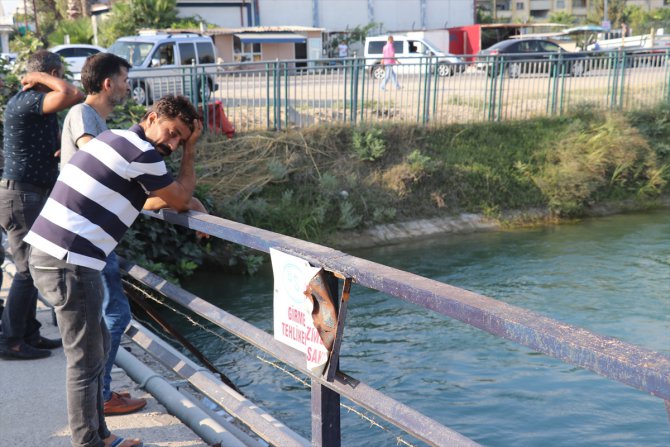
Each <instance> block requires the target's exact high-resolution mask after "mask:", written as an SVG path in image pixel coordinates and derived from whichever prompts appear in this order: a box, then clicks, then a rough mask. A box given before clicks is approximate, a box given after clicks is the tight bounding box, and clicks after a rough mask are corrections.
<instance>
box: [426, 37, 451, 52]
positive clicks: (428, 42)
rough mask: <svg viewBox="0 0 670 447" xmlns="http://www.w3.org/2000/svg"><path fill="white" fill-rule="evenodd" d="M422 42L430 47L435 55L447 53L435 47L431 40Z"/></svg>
mask: <svg viewBox="0 0 670 447" xmlns="http://www.w3.org/2000/svg"><path fill="white" fill-rule="evenodd" d="M421 40H423V43H424V44H425V45H426V46H427V47H428V49H429V50H430V51H432V52H433V53H446V51H442V50H440V48H439V47H438V46H437V45H435V44H434V43H433V42H431V41H430V40H427V39H421Z"/></svg>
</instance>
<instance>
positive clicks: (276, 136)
mask: <svg viewBox="0 0 670 447" xmlns="http://www.w3.org/2000/svg"><path fill="white" fill-rule="evenodd" d="M0 68H2V67H0ZM6 80H7V81H8V82H13V83H16V78H15V77H12V76H8V77H7V78H6ZM13 88H16V84H14V86H13ZM10 90H11V89H10V88H5V90H4V91H3V92H2V93H3V95H2V96H1V97H0V98H1V100H0V106H2V105H3V104H2V103H4V101H5V100H6V98H9V97H10V96H11V95H10V93H11V92H10ZM5 93H6V94H5ZM143 114H144V108H143V107H142V106H138V105H136V104H133V103H128V104H126V105H125V106H124V107H122V108H119V109H117V111H115V114H114V115H113V117H112V122H111V124H110V127H112V128H127V127H128V126H130V124H132V123H135V122H138V121H139V119H140V118H141V116H142V115H143ZM178 162H179V160H178V158H177V159H176V160H173V161H171V163H174V165H173V166H178ZM197 171H198V177H199V186H198V190H197V196H198V198H200V199H201V201H203V203H205V205H206V206H207V207H208V209H209V210H210V211H211V212H212V214H215V215H219V216H221V217H224V218H228V219H232V220H236V221H239V222H243V223H247V224H249V225H253V226H257V227H261V228H265V229H268V230H271V231H274V232H277V233H282V234H286V235H290V236H295V237H298V238H301V239H306V240H310V241H315V242H321V243H326V244H329V245H336V243H337V242H336V238H335V237H334V236H335V235H336V234H338V233H341V232H346V231H351V230H358V229H363V228H366V227H369V226H373V225H377V224H383V223H391V222H397V221H407V220H414V219H422V218H430V217H448V216H450V215H455V214H458V213H462V212H474V213H484V214H487V215H491V216H493V217H497V216H502V215H503V213H504V212H506V211H514V210H521V211H523V210H528V209H543V210H546V211H547V212H548V215H549V216H550V218H551V219H556V218H557V219H560V218H573V217H579V216H583V215H588V214H589V213H590V212H591V211H592V210H593V209H594V208H595V207H597V206H600V205H603V204H611V203H623V202H626V203H627V204H628V205H627V208H628V209H630V208H631V207H633V208H638V209H643V208H647V207H652V206H655V204H657V203H659V202H660V201H659V200H658V199H659V197H662V196H666V197H667V196H668V195H669V193H670V186H669V185H670V183H669V182H668V180H670V105H667V104H666V105H664V106H660V107H658V108H656V109H650V110H644V111H636V112H629V113H618V112H611V113H603V112H594V111H593V108H592V107H588V106H587V105H584V106H582V107H581V108H579V109H577V110H574V111H573V112H572V113H570V114H567V115H565V116H561V117H552V118H536V119H530V120H525V121H509V122H501V123H479V124H467V125H466V124H456V125H449V126H442V127H424V126H417V125H393V126H383V127H365V126H359V127H348V126H323V127H312V128H308V129H303V130H299V131H298V130H292V131H287V132H255V133H248V134H239V135H237V136H236V137H235V138H233V139H231V140H228V139H226V138H225V137H222V136H219V135H214V134H207V135H205V136H203V139H202V141H201V143H200V144H199V154H198V162H197ZM631 203H632V204H633V205H632V206H631V205H630V204H631ZM517 223H523V222H517ZM174 247H178V248H179V249H178V250H175V249H174ZM120 252H121V254H122V255H124V256H126V257H128V258H129V259H133V260H135V261H136V262H138V263H139V264H141V265H144V266H146V267H149V268H151V269H152V270H154V271H157V272H158V273H159V274H161V275H163V276H166V277H170V278H173V279H176V278H184V277H186V276H188V275H189V274H190V273H192V272H193V271H194V270H195V269H196V268H197V267H198V266H200V265H202V264H204V263H209V262H217V263H218V264H219V267H225V268H232V269H236V270H238V271H243V272H253V271H254V269H256V268H257V267H258V266H259V265H260V263H261V262H262V258H261V257H259V256H258V255H257V254H253V253H251V252H249V251H247V250H246V249H244V248H241V247H236V246H232V245H231V244H227V243H223V242H221V241H219V240H215V239H212V240H201V241H198V240H196V238H195V236H194V234H193V232H191V231H188V230H185V229H182V228H175V227H173V226H172V225H168V224H165V223H164V222H162V221H160V220H157V219H152V218H148V217H141V218H140V220H139V221H138V223H137V224H136V225H135V226H134V227H133V230H132V231H130V232H129V233H128V234H127V236H126V237H125V238H124V240H123V242H122V244H121V247H120Z"/></svg>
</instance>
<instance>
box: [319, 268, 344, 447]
mask: <svg viewBox="0 0 670 447" xmlns="http://www.w3.org/2000/svg"><path fill="white" fill-rule="evenodd" d="M325 273H326V278H327V280H326V281H327V282H326V285H327V287H328V289H329V290H330V296H333V297H336V296H338V281H337V278H336V277H335V275H333V273H331V272H329V271H325ZM336 303H338V304H339V302H338V301H336ZM338 311H339V309H338ZM338 362H339V359H337V358H335V359H333V358H331V364H330V365H329V368H328V369H330V368H337V363H338ZM328 369H327V370H326V371H328ZM341 442H342V436H341V431H340V394H339V393H337V392H335V391H333V390H331V389H330V388H326V387H325V386H323V385H321V384H319V383H318V382H317V381H315V380H312V446H314V447H340V445H341Z"/></svg>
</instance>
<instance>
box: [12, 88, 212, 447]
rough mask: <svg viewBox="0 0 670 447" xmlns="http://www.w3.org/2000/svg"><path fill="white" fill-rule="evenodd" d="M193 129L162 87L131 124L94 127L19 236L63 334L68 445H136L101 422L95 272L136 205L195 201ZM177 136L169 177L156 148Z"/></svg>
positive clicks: (194, 204)
mask: <svg viewBox="0 0 670 447" xmlns="http://www.w3.org/2000/svg"><path fill="white" fill-rule="evenodd" d="M201 132H202V124H201V122H200V121H199V119H198V114H197V112H196V110H195V109H194V107H193V105H192V104H191V103H190V102H189V100H188V99H187V98H185V97H182V96H172V95H169V96H166V97H164V98H161V99H160V100H159V101H157V102H156V104H154V107H153V109H152V110H151V111H149V112H147V114H146V115H145V116H144V118H143V119H142V121H141V122H140V123H139V125H136V126H133V127H132V128H131V129H130V130H109V131H106V132H103V133H101V134H100V135H99V136H98V137H97V138H95V139H93V140H91V141H90V142H89V143H87V144H86V145H84V146H82V147H81V148H80V149H79V150H78V151H77V153H76V154H75V155H74V156H73V157H72V159H71V160H70V163H68V164H67V165H65V166H63V168H62V170H61V173H60V175H59V176H58V180H57V181H56V185H55V186H54V188H53V191H52V193H51V195H50V196H49V198H48V200H47V201H46V204H45V205H44V208H43V209H42V211H41V213H40V215H39V217H38V218H37V219H36V220H35V223H34V224H33V226H32V228H31V230H30V232H29V233H28V235H26V238H25V242H26V243H28V244H30V245H32V251H31V255H30V270H31V273H32V275H33V278H34V281H35V285H36V286H37V288H38V289H39V290H40V292H41V293H42V295H43V296H44V297H45V298H46V299H47V300H48V301H49V302H50V303H51V304H53V305H54V307H55V310H56V317H57V319H58V327H59V330H60V333H61V337H62V338H63V349H64V351H65V356H66V359H67V374H66V382H67V383H66V386H67V401H68V421H69V424H70V430H71V432H72V444H73V445H79V446H99V447H108V446H110V445H113V446H115V447H116V446H118V447H132V446H140V445H142V443H141V441H139V440H137V439H127V440H120V438H117V437H116V436H115V435H113V434H111V433H110V432H109V430H108V429H107V426H106V424H105V418H104V415H103V406H104V401H103V397H102V386H103V372H104V366H105V360H106V358H107V353H108V351H109V345H110V340H109V332H108V331H107V327H106V326H105V323H104V320H103V318H102V301H103V293H102V290H103V287H102V282H101V275H100V271H101V270H102V269H103V268H104V267H105V259H106V258H107V256H108V255H109V253H110V252H111V251H112V250H113V249H114V248H115V247H116V245H117V244H118V242H119V241H120V240H121V238H122V237H123V235H124V233H125V232H126V230H128V228H129V227H130V225H132V223H133V222H134V221H135V219H136V218H137V216H138V215H139V213H140V211H141V210H142V208H143V207H144V208H145V209H159V208H165V207H170V208H173V209H175V210H177V211H187V210H190V209H195V210H201V209H202V205H201V204H200V202H198V201H197V199H195V198H194V197H193V191H194V189H195V183H196V179H195V171H194V159H195V145H196V142H197V140H198V138H199V137H200V133H201ZM181 145H183V148H184V150H183V156H182V161H181V166H180V170H179V174H178V176H177V178H176V179H173V178H172V176H171V175H170V173H169V172H168V170H167V168H166V166H165V162H164V161H163V157H168V156H169V155H170V154H171V153H172V152H174V151H175V150H176V149H177V148H178V147H179V146H181ZM150 194H151V195H152V197H151V198H149V199H148V197H149V195H150Z"/></svg>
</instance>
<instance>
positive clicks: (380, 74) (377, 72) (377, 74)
mask: <svg viewBox="0 0 670 447" xmlns="http://www.w3.org/2000/svg"><path fill="white" fill-rule="evenodd" d="M371 70H372V71H371V72H372V77H373V78H375V79H384V74H385V72H386V70H384V67H383V66H382V65H379V64H377V65H375V66H374V67H372V69H371Z"/></svg>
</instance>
